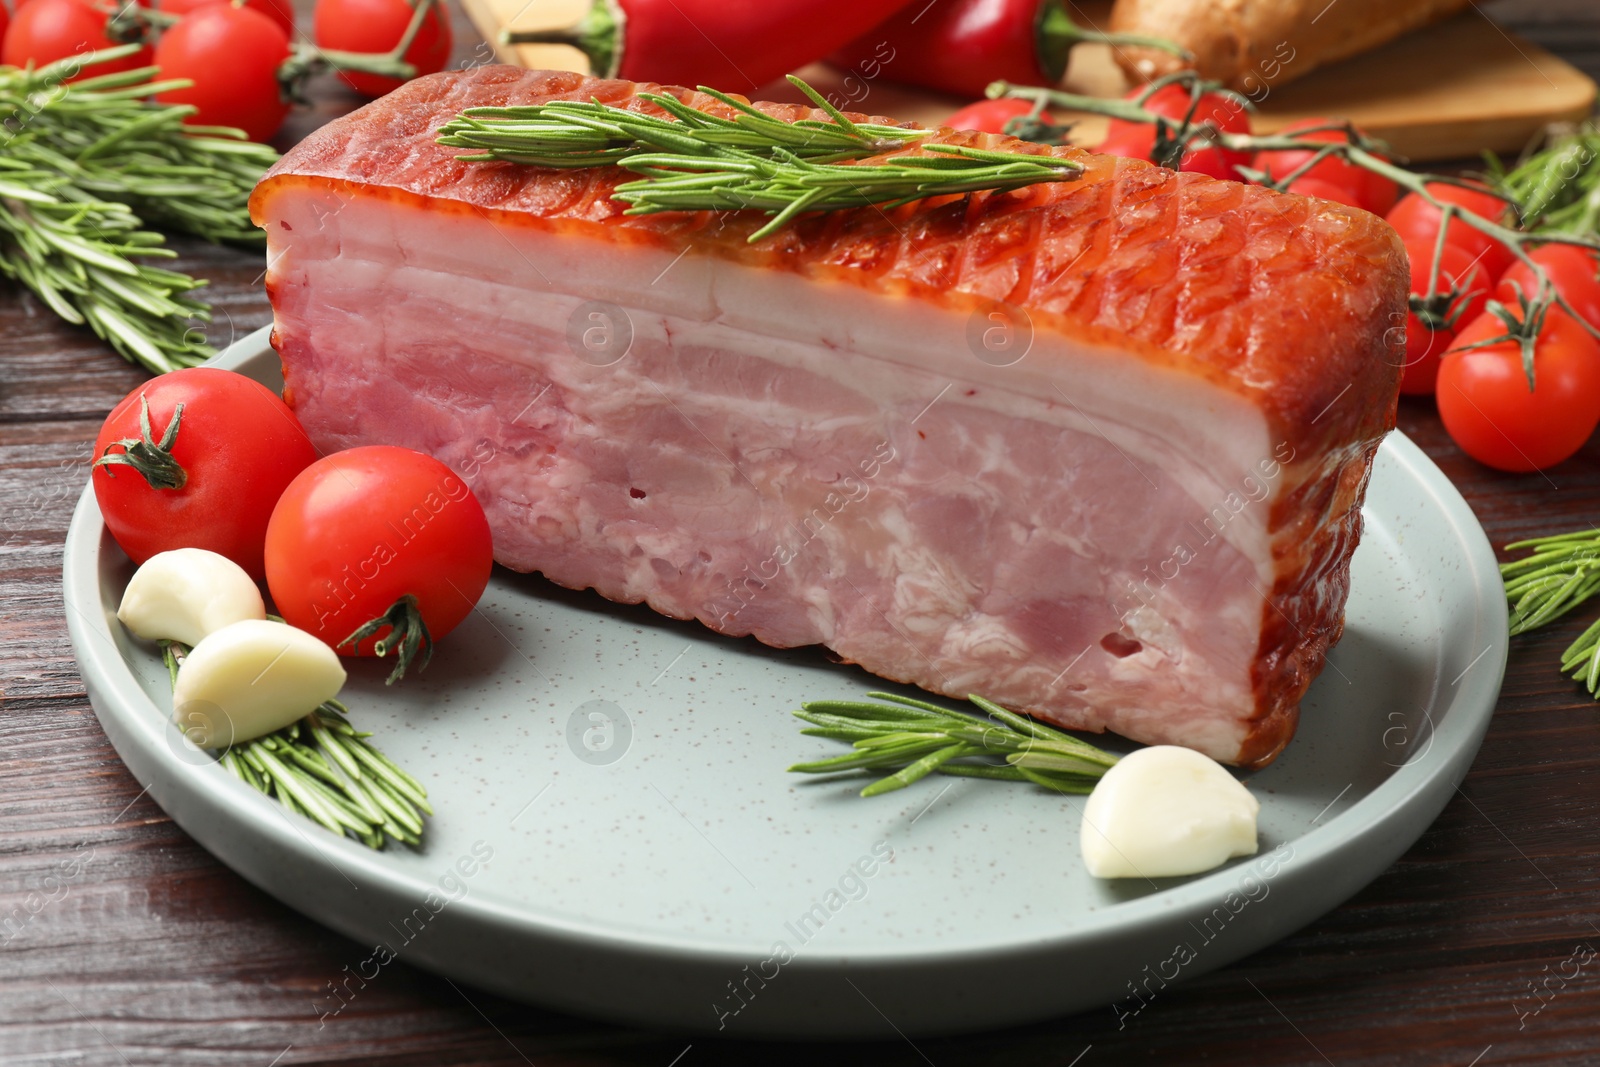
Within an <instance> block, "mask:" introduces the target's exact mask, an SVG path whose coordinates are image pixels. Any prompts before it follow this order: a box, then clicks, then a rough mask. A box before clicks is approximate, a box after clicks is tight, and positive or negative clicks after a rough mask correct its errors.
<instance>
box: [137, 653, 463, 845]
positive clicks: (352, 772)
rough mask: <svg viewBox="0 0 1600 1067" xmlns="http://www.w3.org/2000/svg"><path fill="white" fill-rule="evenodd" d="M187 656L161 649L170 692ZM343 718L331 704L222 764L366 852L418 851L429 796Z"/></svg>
mask: <svg viewBox="0 0 1600 1067" xmlns="http://www.w3.org/2000/svg"><path fill="white" fill-rule="evenodd" d="M188 654H189V649H188V647H187V646H185V645H182V644H179V643H178V642H176V641H162V642H161V655H162V658H163V659H164V660H165V662H166V665H167V673H168V675H169V676H170V678H171V680H172V684H173V685H174V686H176V685H177V684H178V668H179V667H180V666H181V665H182V663H183V658H184V657H185V656H187V655H188ZM349 711H350V709H348V708H346V707H345V706H344V705H343V704H341V703H340V702H339V701H337V700H330V701H328V702H327V703H325V704H323V705H322V706H321V707H319V708H318V709H317V710H315V711H313V712H312V713H311V714H309V715H307V716H305V717H304V718H302V719H300V720H298V721H296V722H293V723H290V724H289V725H288V726H285V727H284V728H283V729H281V730H277V731H274V732H273V733H270V734H267V735H266V736H264V737H257V738H255V739H253V740H250V741H241V742H239V743H238V744H235V745H231V746H229V747H228V748H227V749H226V750H224V751H223V752H222V754H221V761H222V765H223V766H224V767H227V768H228V770H230V771H232V772H233V774H234V776H235V777H237V778H238V779H239V780H240V781H242V782H244V783H246V784H247V785H249V786H251V787H252V788H254V789H258V790H260V791H261V792H262V793H263V794H264V795H266V796H268V797H271V798H272V799H274V800H276V801H277V802H278V803H280V804H282V805H283V806H284V808H286V809H287V810H289V811H290V812H293V813H297V814H301V815H304V816H305V817H306V818H308V819H311V820H313V821H315V822H317V823H320V824H321V825H322V826H324V827H326V828H327V829H328V830H331V831H332V832H333V833H336V834H339V835H341V836H343V835H345V834H349V835H350V836H351V837H353V838H355V839H356V840H357V841H360V842H361V843H362V844H363V845H366V846H367V847H368V848H382V847H383V846H384V844H385V842H386V841H388V840H390V839H392V840H395V841H399V842H401V843H402V844H406V845H413V846H415V845H420V844H421V843H422V820H423V817H424V816H427V815H432V814H433V808H432V807H430V806H429V804H428V791H427V790H426V789H424V788H423V787H422V783H421V782H418V781H417V780H416V779H415V778H413V777H411V775H409V774H407V773H406V772H405V771H403V770H401V769H400V767H399V766H397V765H396V764H395V762H394V761H393V760H391V759H390V758H389V757H388V756H385V755H384V754H383V753H382V752H379V751H378V750H377V748H375V747H374V746H373V745H372V744H370V743H369V742H368V741H367V738H369V737H371V736H372V735H371V734H370V733H362V732H361V731H359V730H357V729H356V728H355V727H354V726H351V725H350V722H349V720H348V719H346V718H345V716H346V715H348V714H349Z"/></svg>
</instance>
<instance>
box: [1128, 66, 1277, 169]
mask: <svg viewBox="0 0 1600 1067" xmlns="http://www.w3.org/2000/svg"><path fill="white" fill-rule="evenodd" d="M1143 91H1144V90H1143V89H1132V90H1130V91H1129V92H1128V93H1127V95H1126V96H1124V97H1123V99H1125V100H1133V99H1135V98H1137V97H1138V95H1139V94H1140V93H1141V92H1143ZM1191 108H1192V109H1193V112H1194V114H1193V116H1192V117H1191V118H1190V120H1189V121H1190V122H1191V123H1193V124H1194V125H1196V126H1198V125H1200V124H1201V123H1207V122H1209V123H1211V124H1212V125H1214V126H1215V127H1216V128H1217V129H1219V130H1221V131H1222V132H1223V133H1249V132H1250V115H1249V114H1248V113H1247V112H1246V111H1245V109H1244V105H1242V104H1240V103H1239V102H1238V101H1236V100H1234V99H1232V98H1230V97H1227V96H1223V95H1222V94H1220V93H1201V94H1200V98H1199V100H1198V101H1197V100H1195V99H1194V98H1193V97H1192V96H1191V95H1190V93H1189V90H1188V89H1186V88H1184V87H1183V86H1181V85H1165V86H1162V87H1161V88H1160V89H1157V90H1156V91H1155V92H1153V93H1151V94H1150V97H1149V99H1147V100H1146V101H1145V102H1144V109H1145V110H1146V111H1151V112H1154V113H1155V114H1157V115H1161V116H1164V117H1166V118H1169V119H1172V120H1174V123H1179V122H1182V121H1183V119H1184V118H1185V117H1186V116H1188V115H1189V113H1190V110H1191ZM1147 134H1148V137H1149V139H1150V145H1151V150H1152V152H1153V151H1154V150H1155V149H1156V144H1155V141H1156V127H1155V124H1154V123H1150V122H1131V121H1129V120H1127V119H1112V120H1111V124H1110V126H1109V128H1108V129H1107V131H1106V140H1105V141H1104V142H1102V143H1101V145H1100V147H1099V149H1097V151H1100V152H1106V153H1109V154H1112V155H1128V156H1134V155H1135V150H1136V149H1137V148H1139V147H1141V146H1143V144H1144V141H1145V137H1146V135H1147ZM1108 146H1110V147H1108ZM1143 158H1146V159H1153V156H1152V155H1146V156H1144V157H1143ZM1154 161H1155V162H1163V161H1161V160H1154ZM1249 162H1250V153H1249V152H1240V151H1238V150H1236V149H1232V148H1223V147H1221V146H1218V145H1205V146H1195V145H1191V146H1190V147H1188V148H1186V149H1185V150H1184V153H1183V157H1182V159H1181V160H1180V161H1179V166H1178V168H1177V169H1179V170H1188V171H1195V172H1198V173H1200V174H1209V175H1211V176H1212V177H1213V178H1227V179H1229V180H1232V181H1239V180H1240V176H1239V172H1238V171H1237V170H1235V169H1234V167H1235V166H1236V165H1243V164H1247V163H1249Z"/></svg>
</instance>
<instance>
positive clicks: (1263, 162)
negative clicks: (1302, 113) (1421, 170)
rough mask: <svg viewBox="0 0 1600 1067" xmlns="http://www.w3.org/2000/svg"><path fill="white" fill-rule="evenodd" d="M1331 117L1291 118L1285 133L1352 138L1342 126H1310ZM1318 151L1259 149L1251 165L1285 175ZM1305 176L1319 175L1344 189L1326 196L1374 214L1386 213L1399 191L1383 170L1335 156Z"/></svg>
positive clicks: (1335, 140)
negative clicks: (1340, 127)
mask: <svg viewBox="0 0 1600 1067" xmlns="http://www.w3.org/2000/svg"><path fill="white" fill-rule="evenodd" d="M1330 121H1332V120H1330V119H1303V120H1301V121H1299V122H1291V123H1290V124H1289V125H1287V126H1285V127H1284V128H1283V130H1282V133H1283V134H1284V135H1293V136H1295V137H1296V138H1298V139H1299V140H1302V141H1320V142H1324V143H1327V144H1341V143H1346V142H1348V141H1349V140H1350V138H1349V136H1348V135H1347V134H1346V133H1345V131H1343V130H1310V132H1303V131H1307V130H1308V129H1309V128H1310V127H1314V126H1326V125H1327V124H1328V123H1329V122H1330ZM1314 154H1315V152H1314V151H1313V150H1311V149H1307V148H1284V149H1277V150H1274V151H1269V152H1257V153H1256V158H1255V162H1254V163H1253V164H1252V166H1254V167H1255V169H1256V170H1262V171H1266V172H1267V173H1268V174H1270V175H1271V176H1272V177H1274V178H1282V177H1283V176H1284V175H1286V174H1292V173H1293V172H1294V171H1296V170H1298V169H1299V168H1300V167H1302V166H1304V165H1305V164H1306V163H1307V162H1308V161H1309V160H1310V159H1311V157H1312V156H1313V155H1314ZM1302 177H1305V178H1316V179H1319V180H1321V181H1325V182H1327V183H1329V184H1330V185H1332V186H1334V187H1336V188H1338V189H1341V190H1343V195H1341V196H1336V197H1325V198H1324V199H1331V200H1337V201H1338V202H1339V203H1341V204H1348V205H1349V206H1351V207H1359V208H1363V209H1365V210H1367V211H1370V212H1372V213H1373V214H1375V215H1382V214H1385V213H1386V212H1387V211H1388V210H1389V209H1390V208H1392V207H1394V201H1395V197H1396V196H1397V195H1398V193H1399V186H1397V185H1395V183H1394V182H1392V181H1390V180H1389V179H1388V178H1385V177H1384V176H1383V175H1381V174H1374V173H1373V172H1372V171H1370V170H1367V169H1366V168H1364V167H1358V166H1356V165H1355V164H1354V163H1350V162H1347V161H1346V160H1343V159H1340V158H1338V157H1336V156H1328V157H1327V158H1326V159H1323V160H1321V161H1320V162H1318V163H1317V164H1316V165H1315V166H1313V167H1312V168H1311V169H1310V170H1308V171H1307V172H1306V173H1305V174H1304V175H1302Z"/></svg>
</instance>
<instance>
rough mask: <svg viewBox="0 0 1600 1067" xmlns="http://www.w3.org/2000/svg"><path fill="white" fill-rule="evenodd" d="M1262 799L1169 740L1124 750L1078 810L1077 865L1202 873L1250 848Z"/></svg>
mask: <svg viewBox="0 0 1600 1067" xmlns="http://www.w3.org/2000/svg"><path fill="white" fill-rule="evenodd" d="M1260 810H1261V804H1260V802H1259V801H1257V800H1256V798H1255V797H1253V796H1251V795H1250V791H1249V790H1248V789H1246V788H1245V787H1244V786H1243V785H1242V784H1240V782H1239V781H1238V779H1236V778H1234V776H1233V775H1231V774H1229V773H1228V771H1227V769H1226V768H1224V767H1223V766H1222V765H1221V764H1219V763H1217V762H1216V761H1215V760H1213V759H1211V757H1209V756H1204V755H1201V754H1200V753H1198V752H1195V751H1194V750H1192V749H1187V748H1179V747H1177V746H1174V745H1154V746H1152V747H1150V748H1141V749H1139V750H1138V751H1137V752H1132V753H1129V754H1128V755H1126V756H1124V757H1122V759H1121V760H1119V761H1117V763H1116V765H1115V766H1113V767H1112V768H1111V769H1110V770H1108V771H1107V772H1106V773H1105V777H1103V778H1101V779H1100V781H1099V782H1098V783H1096V785H1095V787H1094V792H1092V793H1090V794H1089V801H1088V803H1087V804H1085V805H1084V808H1083V833H1082V844H1083V862H1084V863H1085V864H1087V865H1088V868H1089V873H1090V874H1092V875H1094V876H1095V877H1096V878H1167V877H1172V876H1175V875H1182V874H1199V873H1200V872H1201V871H1209V870H1210V869H1211V868H1213V867H1216V866H1218V865H1220V864H1222V863H1225V862H1226V861H1228V860H1230V859H1232V858H1233V857H1235V856H1253V855H1255V851H1256V814H1257V813H1258V812H1259V811H1260Z"/></svg>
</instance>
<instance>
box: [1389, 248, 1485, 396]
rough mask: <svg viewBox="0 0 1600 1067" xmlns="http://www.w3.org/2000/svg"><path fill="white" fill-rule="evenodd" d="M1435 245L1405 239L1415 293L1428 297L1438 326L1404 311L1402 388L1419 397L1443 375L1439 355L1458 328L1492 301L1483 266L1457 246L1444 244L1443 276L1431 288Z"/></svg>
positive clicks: (1440, 263) (1402, 390) (1432, 387)
mask: <svg viewBox="0 0 1600 1067" xmlns="http://www.w3.org/2000/svg"><path fill="white" fill-rule="evenodd" d="M1434 252H1435V248H1434V245H1433V244H1431V243H1425V242H1421V241H1415V240H1413V241H1407V242H1406V254H1407V255H1408V256H1409V257H1410V259H1411V295H1412V296H1413V297H1418V298H1423V299H1429V300H1430V303H1431V304H1432V307H1431V308H1430V309H1429V310H1431V311H1432V312H1433V315H1432V316H1430V319H1437V320H1438V322H1439V324H1438V325H1437V326H1429V325H1428V323H1427V322H1426V321H1424V319H1422V318H1420V317H1418V315H1417V314H1416V312H1414V311H1408V312H1406V365H1405V369H1404V371H1402V372H1401V376H1400V391H1401V392H1402V393H1410V394H1412V395H1415V396H1425V395H1429V394H1431V393H1432V392H1433V390H1434V386H1435V383H1436V382H1437V381H1438V377H1439V359H1440V357H1441V356H1443V355H1444V353H1445V352H1446V351H1447V350H1448V349H1449V348H1450V346H1451V344H1453V343H1454V341H1455V335H1456V329H1457V328H1458V327H1461V326H1465V325H1466V324H1467V323H1469V322H1472V321H1473V320H1475V319H1476V318H1477V317H1478V316H1479V315H1481V314H1482V313H1483V307H1484V305H1485V304H1486V303H1488V301H1489V283H1488V281H1487V279H1486V278H1485V274H1486V273H1487V272H1486V271H1484V269H1483V267H1482V265H1481V264H1477V263H1474V262H1473V261H1472V257H1471V256H1469V255H1467V253H1466V252H1465V251H1463V250H1462V249H1460V248H1457V247H1456V246H1455V245H1452V244H1446V245H1445V246H1444V251H1443V253H1441V254H1440V255H1439V276H1438V280H1437V282H1436V283H1435V286H1434V289H1433V292H1432V294H1431V299H1430V294H1429V289H1428V283H1429V280H1430V279H1431V278H1432V276H1433V259H1434Z"/></svg>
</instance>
